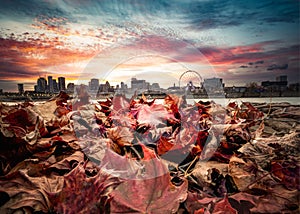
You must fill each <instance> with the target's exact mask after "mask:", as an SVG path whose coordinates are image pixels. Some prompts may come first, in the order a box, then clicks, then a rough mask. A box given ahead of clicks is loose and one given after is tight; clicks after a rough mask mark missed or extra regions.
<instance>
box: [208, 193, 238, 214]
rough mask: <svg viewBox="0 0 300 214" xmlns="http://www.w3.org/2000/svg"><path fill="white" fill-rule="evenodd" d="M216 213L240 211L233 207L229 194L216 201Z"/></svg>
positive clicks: (228, 213) (233, 213) (234, 213)
mask: <svg viewBox="0 0 300 214" xmlns="http://www.w3.org/2000/svg"><path fill="white" fill-rule="evenodd" d="M213 213H214V214H237V213H238V212H237V211H236V210H235V209H233V208H232V206H231V204H230V203H229V201H228V197H227V195H226V196H225V197H224V199H223V200H221V201H219V202H218V203H216V205H215V207H214V211H213Z"/></svg>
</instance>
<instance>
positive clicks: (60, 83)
mask: <svg viewBox="0 0 300 214" xmlns="http://www.w3.org/2000/svg"><path fill="white" fill-rule="evenodd" d="M58 90H59V91H65V90H66V78H64V77H58Z"/></svg>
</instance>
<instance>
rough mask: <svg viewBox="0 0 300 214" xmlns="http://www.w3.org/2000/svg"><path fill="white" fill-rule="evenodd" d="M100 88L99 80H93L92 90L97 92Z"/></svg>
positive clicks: (91, 83)
mask: <svg viewBox="0 0 300 214" xmlns="http://www.w3.org/2000/svg"><path fill="white" fill-rule="evenodd" d="M98 88H99V79H91V82H90V90H91V91H97V90H98Z"/></svg>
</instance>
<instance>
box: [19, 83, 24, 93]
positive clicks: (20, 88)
mask: <svg viewBox="0 0 300 214" xmlns="http://www.w3.org/2000/svg"><path fill="white" fill-rule="evenodd" d="M18 92H19V94H23V93H24V84H21V83H19V84H18Z"/></svg>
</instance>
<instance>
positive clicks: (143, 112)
mask: <svg viewBox="0 0 300 214" xmlns="http://www.w3.org/2000/svg"><path fill="white" fill-rule="evenodd" d="M131 113H132V114H133V115H135V116H136V119H137V121H138V123H139V124H150V125H151V126H153V127H156V126H157V125H159V124H166V123H167V120H168V119H172V120H175V121H176V120H177V119H176V118H175V117H174V114H172V113H170V112H168V111H167V109H166V108H165V107H164V106H163V105H159V104H152V105H151V106H149V105H146V104H142V105H139V106H137V107H135V108H132V109H131Z"/></svg>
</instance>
